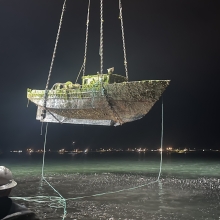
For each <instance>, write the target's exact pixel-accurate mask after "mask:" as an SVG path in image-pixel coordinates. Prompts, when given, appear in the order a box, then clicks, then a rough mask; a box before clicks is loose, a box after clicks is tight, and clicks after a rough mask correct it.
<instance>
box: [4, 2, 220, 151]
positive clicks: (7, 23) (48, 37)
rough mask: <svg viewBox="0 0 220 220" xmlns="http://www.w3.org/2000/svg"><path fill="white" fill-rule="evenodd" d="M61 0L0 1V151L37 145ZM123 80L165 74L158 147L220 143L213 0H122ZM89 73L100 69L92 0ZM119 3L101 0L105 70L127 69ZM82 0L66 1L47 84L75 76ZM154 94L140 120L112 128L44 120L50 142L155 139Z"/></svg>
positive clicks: (141, 142)
mask: <svg viewBox="0 0 220 220" xmlns="http://www.w3.org/2000/svg"><path fill="white" fill-rule="evenodd" d="M62 4H63V1H62V0H1V1H0V70H1V83H0V85H1V86H0V89H1V108H0V115H1V123H0V124H1V126H0V129H1V130H0V134H1V138H0V148H2V149H4V150H5V149H20V148H27V147H35V148H42V146H43V136H40V127H41V124H40V123H39V121H36V120H35V115H36V106H35V105H34V104H33V103H30V104H29V107H28V108H27V107H26V106H27V99H26V89H27V88H33V89H44V88H45V84H46V80H47V75H48V71H49V66H50V62H51V57H52V52H53V47H54V43H55V38H56V33H57V29H58V23H59V19H60V14H61V9H62ZM122 4H123V16H124V27H125V40H126V47H127V59H128V71H129V78H130V80H131V81H132V80H142V79H171V84H170V86H169V87H168V89H167V90H166V91H165V93H164V96H163V100H164V145H165V146H174V147H191V148H193V147H196V148H203V147H208V148H209V147H210V148H214V147H215V148H217V149H220V139H219V132H220V129H219V122H220V120H219V104H218V102H219V81H218V80H217V78H218V77H217V76H218V75H219V73H220V63H219V60H220V59H219V58H220V56H219V51H220V43H219V42H220V30H219V27H220V13H219V11H220V2H219V1H216V0H215V1H214V0H209V1H207V0H178V1H177V0H166V1H164V0H149V1H143V0H142V1H141V0H122ZM90 13H91V17H90V27H89V28H90V29H89V31H90V32H89V42H88V57H87V67H86V70H87V71H86V73H87V74H91V73H96V72H97V71H99V1H98V0H91V12H90ZM118 13H119V12H118V1H117V0H104V21H105V22H104V70H106V69H107V68H109V67H112V66H114V67H115V70H116V72H117V73H121V74H124V67H123V51H122V42H121V32H120V21H119V19H118ZM86 14H87V0H67V8H66V12H65V14H64V19H63V26H62V29H61V35H60V40H59V44H58V49H57V55H56V59H55V63H54V68H53V72H52V78H51V82H50V86H52V85H53V84H54V83H55V82H66V81H69V80H70V81H73V82H74V81H75V79H76V76H77V74H78V72H79V69H80V67H81V65H82V62H83V53H84V39H85V29H86V25H85V24H86ZM160 124H161V100H159V101H158V102H157V103H156V105H155V106H154V107H153V108H152V109H151V111H150V112H149V113H148V114H147V115H146V116H145V117H144V118H143V119H141V120H138V121H135V122H132V123H127V124H124V125H123V126H118V127H100V126H98V127H95V126H83V125H67V124H63V125H60V124H49V130H48V145H47V147H48V148H51V149H57V148H61V147H71V143H72V141H76V146H78V147H80V146H81V147H83V148H85V147H91V148H92V147H93V148H94V147H132V146H133V147H152V148H156V147H157V148H158V147H159V145H160V132H161V127H160Z"/></svg>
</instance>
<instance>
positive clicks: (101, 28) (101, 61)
mask: <svg viewBox="0 0 220 220" xmlns="http://www.w3.org/2000/svg"><path fill="white" fill-rule="evenodd" d="M103 22H104V20H103V0H100V47H99V55H100V74H101V75H102V74H103Z"/></svg>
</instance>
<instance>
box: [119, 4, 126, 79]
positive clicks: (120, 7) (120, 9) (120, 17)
mask: <svg viewBox="0 0 220 220" xmlns="http://www.w3.org/2000/svg"><path fill="white" fill-rule="evenodd" d="M119 19H120V20H121V34H122V42H123V52H124V66H125V74H126V78H127V80H128V64H127V56H126V47H125V34H124V24H123V16H122V3H121V0H119Z"/></svg>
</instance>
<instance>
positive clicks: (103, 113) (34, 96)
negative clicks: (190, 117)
mask: <svg viewBox="0 0 220 220" xmlns="http://www.w3.org/2000/svg"><path fill="white" fill-rule="evenodd" d="M109 70H112V69H109ZM169 82H170V80H143V81H132V82H128V81H127V78H126V77H124V76H121V75H116V74H113V72H111V71H109V72H108V73H107V74H96V75H87V76H83V77H82V85H80V84H73V83H72V82H66V83H56V84H55V85H54V86H53V87H52V89H51V90H48V94H47V100H46V113H45V117H42V111H43V110H44V109H45V107H44V106H45V105H44V101H45V95H44V94H45V90H31V89H28V90H27V98H28V99H29V100H30V101H31V102H33V103H35V104H36V105H37V106H38V109H37V116H36V119H37V120H40V121H41V122H58V123H69V124H87V125H107V126H112V125H114V126H117V125H122V124H124V123H126V122H132V121H135V120H138V119H141V118H142V117H143V116H145V115H146V114H147V113H148V112H149V111H150V109H151V108H152V106H153V105H154V104H155V102H156V101H157V100H158V99H159V98H160V96H161V94H162V93H163V92H164V90H165V89H166V87H167V86H168V85H169Z"/></svg>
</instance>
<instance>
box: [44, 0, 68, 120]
mask: <svg viewBox="0 0 220 220" xmlns="http://www.w3.org/2000/svg"><path fill="white" fill-rule="evenodd" d="M65 8H66V0H64V3H63V9H62V13H61V17H60V23H59V28H58V31H57V37H56V42H55V45H54V50H53V56H52V60H51V64H50V69H49V74H48V78H47V83H46V87H45V93H44V108H46V105H47V95H48V86H49V82H50V77H51V73H52V69H53V63H54V59H55V55H56V50H57V44H58V40H59V36H60V29H61V26H62V22H63V15H64V11H65ZM44 117H45V115H44Z"/></svg>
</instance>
